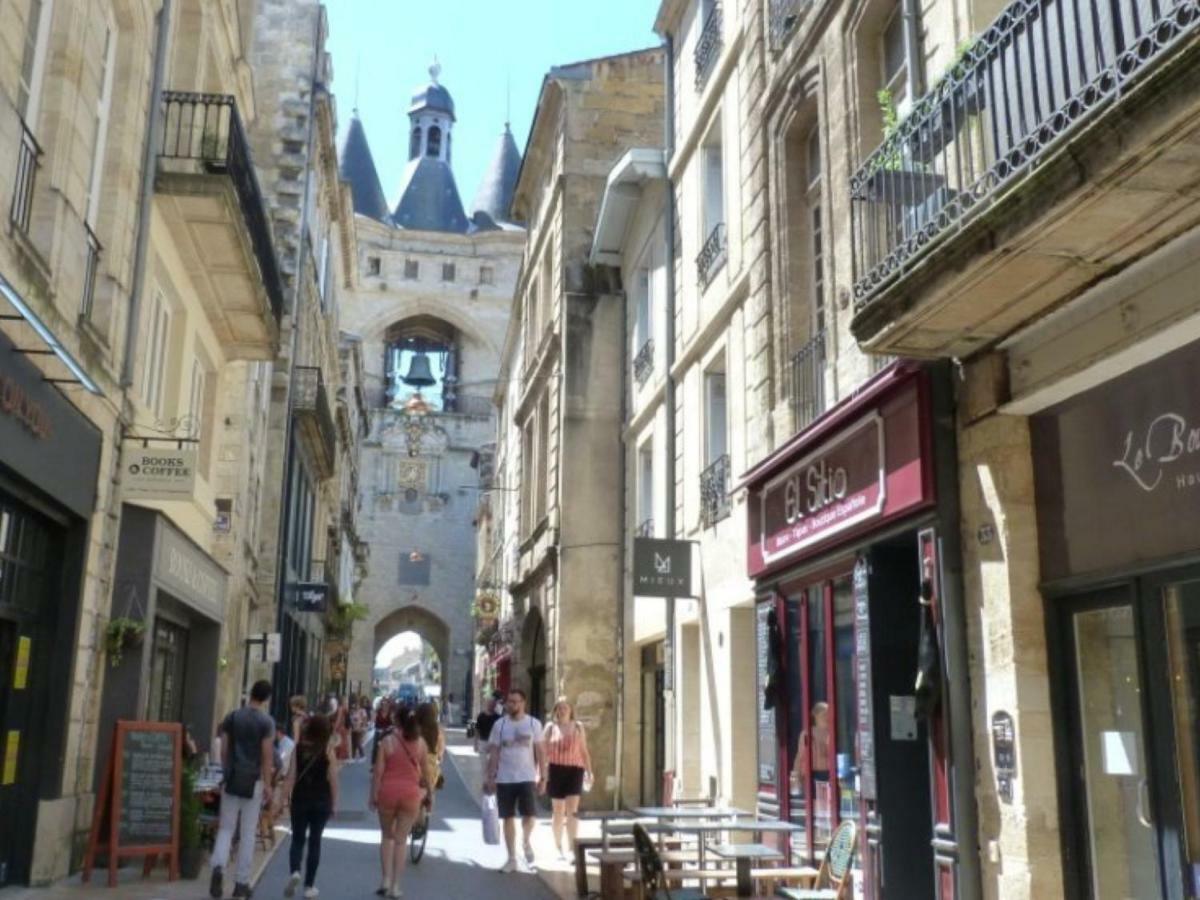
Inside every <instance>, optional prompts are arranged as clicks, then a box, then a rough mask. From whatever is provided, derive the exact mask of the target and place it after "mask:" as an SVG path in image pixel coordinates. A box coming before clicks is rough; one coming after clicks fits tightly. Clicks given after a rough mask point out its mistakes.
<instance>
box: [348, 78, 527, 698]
mask: <svg viewBox="0 0 1200 900" xmlns="http://www.w3.org/2000/svg"><path fill="white" fill-rule="evenodd" d="M439 74H440V72H439V70H438V68H437V67H436V66H435V67H434V68H433V69H431V75H432V77H431V81H430V83H429V84H427V85H425V86H423V87H421V88H420V89H419V90H418V91H417V92H416V93H415V94H414V96H413V100H412V103H411V105H410V108H409V128H408V129H406V133H408V132H411V134H410V153H409V162H408V165H407V166H406V169H405V171H404V172H403V173H402V174H401V178H400V196H399V200H398V201H397V204H396V206H395V208H394V209H393V210H391V211H389V210H388V208H387V205H386V201H385V200H384V198H383V192H382V188H381V186H380V180H379V175H378V173H377V172H376V170H375V165H374V161H373V158H372V156H371V152H370V148H369V145H368V143H367V140H366V132H365V128H364V126H363V123H362V122H361V121H360V120H358V119H357V118H355V119H353V120H352V121H351V123H350V126H349V128H348V129H347V133H346V137H345V140H344V142H343V145H342V148H341V166H342V173H343V177H345V178H346V179H347V181H348V182H349V184H350V185H351V188H352V191H353V199H354V208H355V211H356V223H357V232H358V240H357V244H356V247H355V256H354V260H353V265H354V267H355V283H356V291H355V294H354V296H353V298H352V299H351V301H350V303H349V304H348V305H347V307H346V313H345V317H344V319H343V326H344V328H345V329H346V330H347V332H349V333H351V334H352V335H353V336H354V340H355V341H356V342H357V343H358V346H359V347H360V350H361V356H362V360H363V363H362V365H363V370H362V378H363V381H362V391H363V396H364V398H365V403H366V407H367V416H366V420H365V427H366V433H367V436H366V438H365V441H364V444H363V457H362V463H361V469H360V481H359V497H360V504H361V513H360V516H361V525H360V530H361V535H362V538H363V539H364V540H365V541H366V542H367V543H369V545H370V547H371V551H370V552H371V561H372V562H371V571H370V574H369V576H368V577H367V578H366V580H365V581H363V583H362V585H361V588H360V589H359V591H358V593H357V600H358V601H359V602H361V603H363V604H364V605H365V606H366V607H367V608H368V612H367V615H366V618H365V619H364V620H363V621H362V622H361V623H360V624H359V625H358V626H357V627H356V628H355V631H354V639H353V646H352V648H351V652H350V669H349V676H350V680H351V681H352V682H353V683H355V684H360V683H361V684H363V685H370V683H371V673H372V669H373V667H374V664H375V657H376V655H377V654H378V652H379V651H380V650H381V649H382V647H383V645H384V644H386V643H387V642H388V641H389V640H390V639H391V638H393V637H395V636H396V635H398V634H401V633H403V632H408V631H411V632H415V633H416V634H418V635H419V636H420V637H421V638H423V639H424V640H425V641H426V642H428V643H429V644H430V645H431V646H432V647H433V648H434V650H435V651H436V653H437V656H438V658H439V660H440V663H441V665H440V671H441V676H442V677H441V685H440V687H441V690H442V696H443V698H445V699H449V696H450V695H451V694H453V695H454V697H455V703H456V705H457V707H458V709H460V710H464V711H465V708H466V707H465V704H466V702H467V701H466V698H468V697H470V696H471V695H472V694H473V682H472V676H473V665H474V651H473V646H474V636H475V632H474V621H473V618H472V608H473V604H474V596H475V583H474V577H473V576H474V571H475V559H476V557H475V552H476V546H475V544H476V537H475V531H474V523H475V514H476V507H477V504H478V502H479V493H478V485H477V480H476V471H475V469H474V468H473V467H472V465H473V462H474V461H475V459H476V456H477V454H478V453H479V452H480V451H481V449H482V448H484V446H485V445H486V444H488V443H489V442H491V441H492V440H494V435H495V430H496V419H495V412H494V409H493V407H492V402H491V398H492V395H493V393H494V392H495V391H496V389H497V377H498V373H499V371H500V365H501V345H502V342H503V339H504V334H505V331H506V330H507V328H508V323H509V311H510V307H511V303H512V292H513V285H514V283H515V281H516V278H517V271H518V267H519V264H520V254H521V248H522V247H523V245H524V231H523V229H521V228H520V227H519V226H517V225H515V224H513V223H512V221H511V216H510V214H509V211H508V207H509V201H510V200H511V196H512V187H513V182H514V180H515V177H516V171H517V169H518V167H519V165H520V153H519V152H518V150H517V148H516V144H515V142H514V141H513V138H512V135H511V133H510V132H509V130H508V127H507V126H505V128H504V130H503V132H502V134H501V135H500V138H499V140H498V142H497V145H496V151H495V156H494V159H493V161H492V163H491V165H490V166H489V169H488V171H487V172H486V174H485V178H484V182H483V184H482V185H481V186H480V189H479V192H478V193H477V194H476V196H475V198H474V199H473V200H472V201H471V203H470V204H469V206H470V209H469V211H468V210H465V209H464V207H463V204H462V202H461V200H460V198H459V194H458V189H457V186H456V185H455V182H454V175H453V169H452V167H451V161H452V155H451V149H452V145H453V128H454V102H453V98H452V97H451V96H450V93H449V91H448V90H447V89H446V88H445V87H444V86H442V85H441V84H440V83H439V81H438V77H439ZM414 365H415V366H416V367H417V368H421V367H422V366H424V368H423V369H422V371H423V372H425V373H427V377H425V378H418V379H416V380H414V381H406V380H405V379H406V378H408V377H409V376H411V375H413V374H414Z"/></svg>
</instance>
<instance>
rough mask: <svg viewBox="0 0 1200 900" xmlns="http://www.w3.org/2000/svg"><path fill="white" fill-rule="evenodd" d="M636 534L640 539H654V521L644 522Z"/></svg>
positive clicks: (647, 520)
mask: <svg viewBox="0 0 1200 900" xmlns="http://www.w3.org/2000/svg"><path fill="white" fill-rule="evenodd" d="M634 534H635V535H636V536H637V537H640V538H652V537H654V520H653V519H646V520H645V521H644V522H642V523H641V524H639V525H638V527H637V530H636V531H635V532H634Z"/></svg>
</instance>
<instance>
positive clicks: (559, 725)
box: [542, 700, 592, 859]
mask: <svg viewBox="0 0 1200 900" xmlns="http://www.w3.org/2000/svg"><path fill="white" fill-rule="evenodd" d="M542 741H543V743H544V744H545V747H546V758H547V760H549V762H550V776H549V778H548V779H547V781H546V793H548V794H549V795H550V803H551V806H552V808H553V810H554V815H553V818H552V819H551V821H550V825H551V829H552V830H553V832H554V846H555V847H556V848H557V849H558V857H559V859H566V856H567V851H570V850H574V848H575V836H576V833H577V832H578V829H579V819H578V818H576V813H578V812H579V797H580V795H581V794H582V793H583V782H584V779H585V778H591V777H592V755H591V753H589V752H588V745H587V734H586V733H585V732H584V730H583V726H582V725H580V724H579V723H578V722H576V721H575V709H574V708H573V707H572V706H571V704H570V703H568V702H567V701H566V700H559V701H558V702H557V703H555V704H554V717H553V719H551V721H549V722H548V723H546V729H545V732H544V733H543V735H542ZM564 826H565V827H566V832H567V839H568V841H569V844H568V846H567V847H566V848H565V849H564V847H563V843H562V834H563V827H564Z"/></svg>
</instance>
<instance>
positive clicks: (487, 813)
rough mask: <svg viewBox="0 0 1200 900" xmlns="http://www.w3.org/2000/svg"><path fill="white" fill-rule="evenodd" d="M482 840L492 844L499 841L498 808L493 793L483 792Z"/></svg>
mask: <svg viewBox="0 0 1200 900" xmlns="http://www.w3.org/2000/svg"><path fill="white" fill-rule="evenodd" d="M483 842H484V843H485V844H492V845H493V846H494V845H496V844H499V843H500V810H499V809H497V808H496V795H495V794H485V795H484V798H483Z"/></svg>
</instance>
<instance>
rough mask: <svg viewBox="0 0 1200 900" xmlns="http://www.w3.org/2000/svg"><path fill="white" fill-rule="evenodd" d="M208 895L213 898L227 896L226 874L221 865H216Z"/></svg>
mask: <svg viewBox="0 0 1200 900" xmlns="http://www.w3.org/2000/svg"><path fill="white" fill-rule="evenodd" d="M208 896H210V897H212V898H213V900H221V898H222V897H223V896H225V875H224V873H223V872H222V871H221V867H220V866H214V867H213V870H212V879H211V880H210V881H209V882H208Z"/></svg>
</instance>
